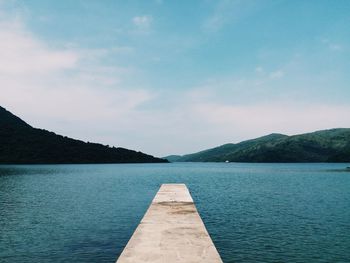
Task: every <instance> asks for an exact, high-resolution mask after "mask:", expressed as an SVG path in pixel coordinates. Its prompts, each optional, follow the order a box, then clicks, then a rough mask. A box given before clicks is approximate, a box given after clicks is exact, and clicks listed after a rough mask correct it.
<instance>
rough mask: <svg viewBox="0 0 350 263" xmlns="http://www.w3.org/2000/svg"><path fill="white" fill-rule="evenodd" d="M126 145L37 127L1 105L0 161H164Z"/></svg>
mask: <svg viewBox="0 0 350 263" xmlns="http://www.w3.org/2000/svg"><path fill="white" fill-rule="evenodd" d="M164 162H168V161H167V160H165V159H160V158H156V157H153V156H151V155H147V154H144V153H142V152H136V151H132V150H128V149H124V148H119V147H118V148H115V147H109V146H105V145H102V144H97V143H90V142H87V143H86V142H83V141H80V140H75V139H71V138H68V137H64V136H61V135H57V134H55V133H53V132H49V131H46V130H42V129H36V128H33V127H32V126H30V125H29V124H27V123H26V122H24V121H23V120H21V119H20V118H18V117H17V116H15V115H13V114H12V113H11V112H9V111H7V110H6V109H4V108H3V107H0V164H73V163H74V164H75V163H76V164H83V163H164Z"/></svg>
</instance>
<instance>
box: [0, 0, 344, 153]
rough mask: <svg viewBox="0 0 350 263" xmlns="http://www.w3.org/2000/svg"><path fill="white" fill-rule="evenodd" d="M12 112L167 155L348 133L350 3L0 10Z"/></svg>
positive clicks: (219, 1) (81, 2)
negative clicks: (270, 138) (262, 139)
mask: <svg viewBox="0 0 350 263" xmlns="http://www.w3.org/2000/svg"><path fill="white" fill-rule="evenodd" d="M0 105H1V106H3V107H5V108H6V109H8V110H9V111H11V112H12V113H14V114H16V115H17V116H19V117H21V118H22V119H23V120H25V121H26V122H28V123H29V124H31V125H32V126H34V127H38V128H44V129H47V130H50V131H54V132H56V133H58V134H62V135H65V136H69V137H73V138H77V139H81V140H84V141H90V142H100V143H103V144H107V145H110V146H112V145H113V146H120V147H125V148H129V149H134V150H138V151H143V152H146V153H149V154H152V155H155V156H166V155H170V154H186V153H192V152H196V151H199V150H203V149H207V148H211V147H214V146H218V145H221V144H224V143H236V142H239V141H242V140H246V139H251V138H255V137H258V136H263V135H266V134H269V133H284V134H288V135H293V134H300V133H304V132H312V131H315V130H322V129H329V128H335V127H350V1H348V0H337V1H331V0H307V1H304V0H295V1H290V0H271V1H270V0H232V1H230V0H216V1H211V0H203V1H196V0H191V1H188V0H177V1H170V0H148V1H146V0H145V1H117V0H103V1H97V0H75V1H70V0H60V1H56V0H29V1H28V0H0Z"/></svg>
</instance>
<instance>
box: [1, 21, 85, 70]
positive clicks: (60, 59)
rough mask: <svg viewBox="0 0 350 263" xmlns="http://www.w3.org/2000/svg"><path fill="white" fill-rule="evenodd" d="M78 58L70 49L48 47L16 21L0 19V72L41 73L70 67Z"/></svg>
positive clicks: (74, 64) (72, 66)
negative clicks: (0, 20) (2, 20)
mask: <svg viewBox="0 0 350 263" xmlns="http://www.w3.org/2000/svg"><path fill="white" fill-rule="evenodd" d="M78 59H79V57H78V54H76V53H74V52H71V51H69V50H49V49H47V48H46V47H45V46H44V45H43V43H41V42H40V41H38V40H37V39H35V38H33V36H32V35H31V34H30V33H29V32H27V31H25V30H24V28H23V26H22V25H21V24H20V22H18V21H14V22H13V23H9V22H0V72H1V74H13V75H16V74H41V73H47V72H49V71H50V72H51V71H60V70H65V69H71V68H74V67H75V66H76V63H77V61H78Z"/></svg>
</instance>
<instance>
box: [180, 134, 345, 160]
mask: <svg viewBox="0 0 350 263" xmlns="http://www.w3.org/2000/svg"><path fill="white" fill-rule="evenodd" d="M176 161H178V162H225V161H230V162H350V129H331V130H323V131H317V132H313V133H307V134H301V135H294V136H287V135H283V134H270V135H267V136H264V137H260V138H257V139H253V140H248V141H243V142H240V143H237V144H233V143H231V144H224V145H222V146H219V147H216V148H212V149H209V150H205V151H201V152H198V153H193V154H188V155H184V156H180V157H178V158H177V159H176Z"/></svg>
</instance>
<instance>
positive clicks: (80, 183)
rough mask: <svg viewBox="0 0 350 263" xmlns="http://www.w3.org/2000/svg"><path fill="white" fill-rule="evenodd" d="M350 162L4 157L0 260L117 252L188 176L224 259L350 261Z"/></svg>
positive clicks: (105, 256) (99, 256)
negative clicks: (159, 199)
mask: <svg viewBox="0 0 350 263" xmlns="http://www.w3.org/2000/svg"><path fill="white" fill-rule="evenodd" d="M345 166H346V165H345V164H233V163H230V164H225V163H221V164H215V163H208V164H202V163H177V164H121V165H41V166H0V262H11V263H12V262H21V263H25V262H99V263H101V262H114V261H115V260H116V258H117V257H118V255H119V254H120V253H121V251H122V249H123V247H124V246H125V245H126V243H127V241H128V240H129V238H130V236H131V235H132V233H133V231H134V229H135V228H136V226H137V225H138V222H139V221H140V219H141V218H142V216H143V214H144V213H145V211H146V209H147V207H148V206H149V203H150V202H151V200H152V198H153V196H154V195H155V193H156V192H157V190H158V188H159V186H160V185H161V184H162V183H177V182H181V183H186V184H187V186H188V187H189V189H190V191H191V194H192V196H193V199H194V200H195V202H196V205H197V208H198V210H199V212H200V214H201V216H202V219H203V220H204V223H205V225H206V227H207V229H208V231H209V233H210V235H211V237H212V239H213V241H214V243H215V245H216V246H217V248H218V250H219V252H220V254H221V256H222V258H223V260H224V262H254V261H255V262H257V261H259V262H350V172H346V171H342V170H341V169H342V168H344V167H345Z"/></svg>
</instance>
